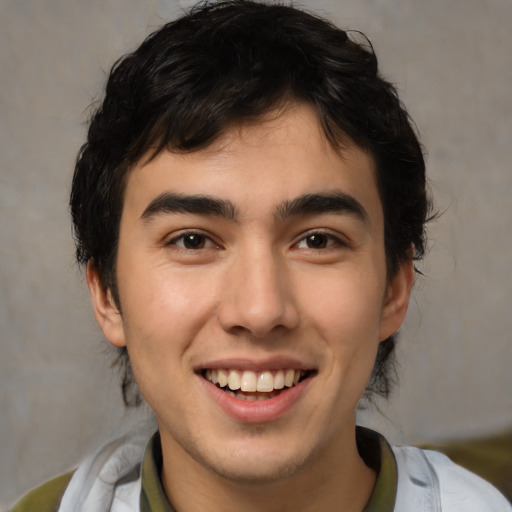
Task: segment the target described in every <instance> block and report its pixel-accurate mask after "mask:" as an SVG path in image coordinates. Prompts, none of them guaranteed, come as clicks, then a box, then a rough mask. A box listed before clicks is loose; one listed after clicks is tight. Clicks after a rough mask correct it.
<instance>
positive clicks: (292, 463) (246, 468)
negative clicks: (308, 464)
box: [210, 459, 304, 485]
mask: <svg viewBox="0 0 512 512" xmlns="http://www.w3.org/2000/svg"><path fill="white" fill-rule="evenodd" d="M303 465H304V461H298V460H287V461H282V460H280V461H268V460H267V461H251V460H248V459H245V460H242V461H239V463H237V462H235V461H232V462H231V463H230V464H222V465H217V464H216V465H212V466H211V467H210V469H212V470H213V471H214V472H215V473H216V474H217V475H218V476H220V477H222V478H223V479H225V480H229V481H230V482H232V483H234V484H238V485H258V484H260V485H264V484H273V483H277V482H280V481H282V480H286V479H288V478H290V477H292V476H293V475H295V474H296V473H297V472H298V471H300V469H301V468H302V467H303Z"/></svg>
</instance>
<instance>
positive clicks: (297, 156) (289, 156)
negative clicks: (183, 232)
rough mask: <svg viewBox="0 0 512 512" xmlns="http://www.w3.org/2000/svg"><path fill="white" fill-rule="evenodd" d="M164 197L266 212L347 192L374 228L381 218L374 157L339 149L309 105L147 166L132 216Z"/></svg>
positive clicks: (134, 188) (131, 195) (134, 187)
mask: <svg viewBox="0 0 512 512" xmlns="http://www.w3.org/2000/svg"><path fill="white" fill-rule="evenodd" d="M165 192H171V193H181V194H193V195H200V194H205V195H209V196H215V197H219V198H222V199H226V200H228V201H230V202H232V203H234V204H236V205H237V206H238V207H239V208H240V209H242V210H244V209H249V208H251V207H256V206H257V207H258V211H259V212H260V213H261V211H264V210H268V211H269V212H270V211H275V207H276V205H279V204H280V203H282V202H283V201H291V200H293V199H294V198H296V197H298V196H301V195H305V194H312V193H326V192H327V193H328V192H342V193H343V194H347V195H350V196H352V197H354V198H355V199H356V200H357V201H359V202H361V203H362V204H363V205H364V208H365V209H366V210H368V214H369V217H370V218H373V220H374V222H377V223H379V217H380V216H381V215H382V208H381V202H380V197H379V193H378V188H377V180H376V175H375V165H374V161H373V158H372V157H371V156H370V155H369V154H368V153H367V152H365V151H363V150H362V149H361V148H359V147H358V146H356V145H355V144H347V145H346V147H344V148H342V149H338V148H334V147H333V146H332V145H331V144H330V143H329V142H328V141H327V139H326V137H325V135H324V132H323V130H322V127H321V126H320V123H319V121H318V118H317V115H316V112H315V111H314V109H313V108H312V107H310V106H308V105H292V106H290V107H289V108H287V109H286V110H284V111H282V112H280V113H279V114H274V115H269V116H266V117H263V118H262V119H261V120H258V121H257V122H252V123H250V124H244V125H241V126H235V127H233V128H230V129H228V130H227V131H226V132H225V133H224V134H223V135H222V136H220V137H219V138H218V139H217V140H215V141H214V143H212V144H211V145H210V146H208V147H207V148H205V149H201V150H199V151H195V152H190V153H175V152H170V151H163V152H161V153H160V154H158V155H157V156H156V157H155V158H153V159H151V160H149V161H148V160H147V159H146V160H142V161H141V162H140V163H139V164H138V165H136V166H135V167H134V169H133V170H132V171H131V173H130V175H129V176H128V180H127V187H126V191H125V210H127V211H126V213H128V210H129V211H132V212H133V213H134V214H135V215H139V216H140V215H142V214H143V211H144V208H145V207H147V205H148V204H149V203H150V202H151V201H152V200H154V198H155V197H157V196H158V195H160V194H162V193H165Z"/></svg>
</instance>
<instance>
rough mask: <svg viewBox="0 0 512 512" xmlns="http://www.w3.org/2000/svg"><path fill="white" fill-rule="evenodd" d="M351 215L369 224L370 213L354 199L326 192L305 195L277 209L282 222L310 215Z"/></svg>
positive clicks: (341, 193)
mask: <svg viewBox="0 0 512 512" xmlns="http://www.w3.org/2000/svg"><path fill="white" fill-rule="evenodd" d="M328 213H335V214H340V213H344V214H349V215H353V216H355V217H356V218H358V219H359V220H361V221H362V222H364V223H365V224H368V222H369V218H368V213H367V211H366V210H365V209H364V207H363V205H362V204H361V203H360V202H359V201H358V200H357V199H355V198H354V197H352V196H350V195H348V194H345V193H343V192H326V193H318V194H305V195H302V196H299V197H297V198H295V199H292V200H291V201H285V202H284V203H282V204H281V205H279V206H278V207H277V209H276V216H277V217H278V218H279V219H281V220H286V219H288V218H290V217H295V216H299V215H310V214H317V215H318V214H328Z"/></svg>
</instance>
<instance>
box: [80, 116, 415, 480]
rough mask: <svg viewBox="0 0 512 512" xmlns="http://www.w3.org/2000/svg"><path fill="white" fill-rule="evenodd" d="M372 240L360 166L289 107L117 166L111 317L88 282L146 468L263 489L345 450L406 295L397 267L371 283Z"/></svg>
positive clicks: (376, 250) (404, 273)
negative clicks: (140, 421)
mask: <svg viewBox="0 0 512 512" xmlns="http://www.w3.org/2000/svg"><path fill="white" fill-rule="evenodd" d="M383 232H384V229H383V213H382V206H381V202H380V199H379V193H378V189H377V185H376V177H375V171H374V164H373V161H372V158H371V157H370V156H369V155H368V154H366V153H365V152H363V151H362V150H360V149H359V148H357V147H356V146H350V147H347V148H345V149H344V150H342V151H337V150H335V149H333V148H332V147H331V146H330V145H329V144H328V143H327V142H326V140H325V138H324V136H323V134H322V131H321V128H320V126H319V124H318V121H317V118H316V116H315V113H314V112H313V110H312V109H310V108H309V107H307V106H294V107H291V108H290V109H288V110H287V111H285V112H284V113H283V114H281V115H280V116H279V117H276V118H273V119H267V120H262V121H261V122H260V123H257V124H252V125H250V126H246V127H242V128H237V129H233V130H231V131H229V132H227V133H226V134H225V135H224V136H223V137H222V138H221V139H220V140H218V141H216V142H215V143H214V144H213V145H212V146H211V147H209V148H207V149H205V150H202V151H199V152H194V153H191V154H174V153H171V152H163V153H161V154H160V155H158V156H157V157H156V158H155V159H153V160H151V161H150V162H149V163H140V164H139V165H138V166H137V167H135V168H134V169H133V170H132V172H131V173H130V175H129V177H128V180H127V185H126V192H125V200H124V209H123V213H122V219H121V226H120V239H119V251H118V259H117V279H118V285H119V298H120V304H121V310H122V312H121V313H119V312H118V311H117V310H116V308H115V305H114V303H113V301H112V300H111V297H110V294H109V293H103V291H102V289H101V286H99V281H98V278H97V275H96V274H95V273H94V270H92V269H89V274H88V278H89V284H90V287H91V291H92V294H93V299H94V304H95V312H96V316H97V319H98V322H99V324H100V327H101V328H102V329H103V332H104V333H105V335H106V337H107V338H108V339H109V340H110V341H111V342H112V343H114V344H115V345H118V346H124V345H126V346H127V348H128V352H129V355H130V360H131V363H132V366H133V371H134V375H135V377H136V381H137V383H138V385H139V387H140V390H141V392H142V394H143V396H144V397H145V399H146V401H147V402H148V404H149V405H150V406H151V408H152V409H153V411H154V412H155V414H156V417H157V420H158V423H159V427H160V433H161V438H162V447H163V451H164V460H166V457H169V459H168V460H171V458H173V459H174V460H181V461H187V460H188V461H194V462H193V463H194V464H197V463H199V464H198V467H201V468H204V469H205V470H207V471H213V472H215V473H217V474H220V475H223V476H225V477H227V478H230V479H232V480H234V481H247V480H261V481H264V480H265V481H268V480H273V479H278V478H281V477H283V476H285V475H292V474H294V471H296V470H297V469H299V468H304V467H307V466H308V464H321V463H322V461H325V463H327V461H328V460H329V457H330V456H331V455H332V454H333V453H335V454H339V453H340V451H341V453H343V450H344V449H348V446H349V445H351V446H352V445H353V444H354V427H355V411H356V407H357V402H358V400H359V398H360V396H361V394H362V393H363V391H364V389H365V386H366V384H367V382H368V380H369V377H370V374H371V371H372V367H373V363H374V361H375V356H376V352H377V348H378V345H379V342H380V341H381V340H383V339H385V338H387V337H388V336H390V335H391V334H392V333H394V332H395V331H396V330H397V329H398V328H399V326H400V324H401V322H402V320H403V318H404V315H405V311H406V307H407V302H408V297H409V290H410V287H411V282H412V271H411V266H410V265H405V266H404V267H402V268H401V269H400V271H399V272H398V273H397V275H395V276H393V278H390V279H388V277H387V276H386V261H385V254H384V234H383ZM337 456H338V455H337Z"/></svg>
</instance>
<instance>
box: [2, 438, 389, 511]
mask: <svg viewBox="0 0 512 512" xmlns="http://www.w3.org/2000/svg"><path fill="white" fill-rule="evenodd" d="M357 441H358V448H359V451H360V453H361V456H362V457H363V459H364V461H365V462H366V464H367V465H368V466H370V467H371V468H372V469H374V470H375V471H377V473H378V477H377V481H376V484H375V488H374V490H373V493H372V496H371V497H370V501H369V502H368V504H367V505H366V507H365V509H364V511H363V512H392V511H393V508H394V505H395V498H396V489H397V481H398V476H397V467H396V462H395V458H394V456H393V452H392V451H391V447H390V446H389V444H388V443H387V441H386V440H385V439H384V438H383V437H382V436H381V435H379V434H377V433H376V432H373V431H371V430H367V429H363V428H358V430H357ZM161 468H162V449H161V446H160V436H159V435H158V433H156V434H155V435H154V436H153V437H152V438H151V440H150V442H149V443H148V445H147V448H146V452H145V455H144V460H143V462H142V468H141V479H142V490H141V494H140V510H141V512H176V511H175V510H174V508H173V507H172V506H171V504H170V503H169V500H168V499H167V496H166V495H165V492H164V489H163V487H162V482H161V480H160V472H161ZM72 476H73V472H71V473H67V474H65V475H62V476H60V477H57V478H55V479H53V480H50V481H49V482H47V483H46V484H44V485H42V486H41V487H37V488H36V489H34V490H33V491H31V492H29V493H28V494H27V495H25V496H24V497H23V498H22V499H21V500H20V501H19V502H18V503H17V504H16V505H14V507H13V508H12V509H11V510H10V512H57V510H58V508H59V505H60V501H61V499H62V496H63V494H64V491H65V490H66V487H67V485H68V484H69V481H70V480H71V477H72Z"/></svg>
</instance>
